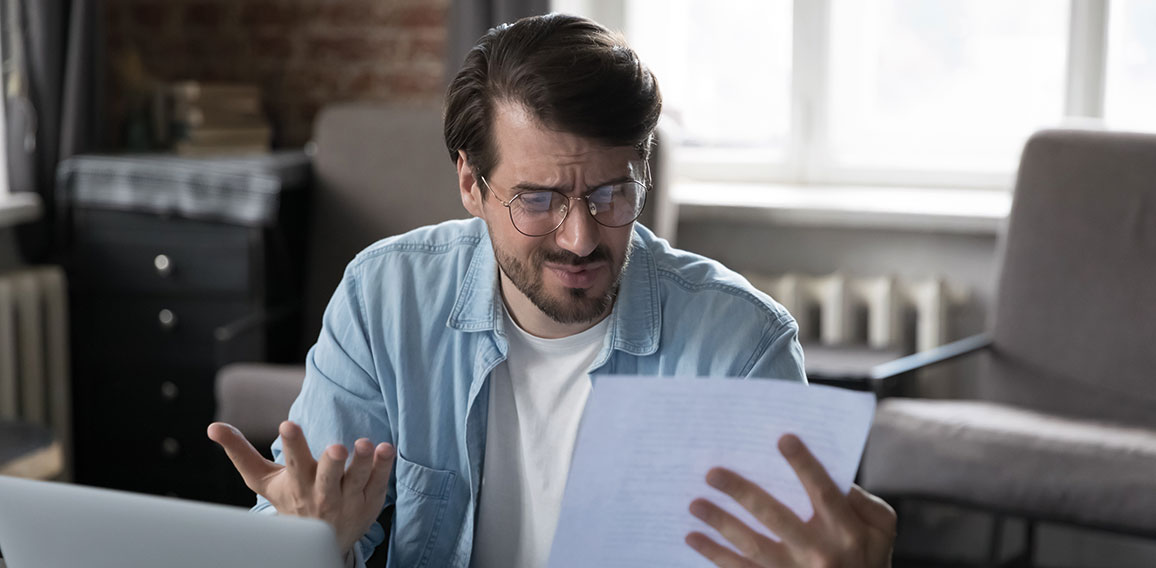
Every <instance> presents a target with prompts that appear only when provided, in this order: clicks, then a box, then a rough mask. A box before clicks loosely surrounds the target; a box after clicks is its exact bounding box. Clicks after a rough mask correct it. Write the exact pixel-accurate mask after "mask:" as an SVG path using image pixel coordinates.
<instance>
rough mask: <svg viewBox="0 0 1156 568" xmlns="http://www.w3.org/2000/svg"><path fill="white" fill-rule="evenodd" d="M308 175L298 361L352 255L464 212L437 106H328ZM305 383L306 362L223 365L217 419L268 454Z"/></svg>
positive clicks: (317, 128)
mask: <svg viewBox="0 0 1156 568" xmlns="http://www.w3.org/2000/svg"><path fill="white" fill-rule="evenodd" d="M313 173H314V187H313V192H312V194H311V196H310V203H309V227H308V231H309V234H308V237H307V240H308V243H307V245H306V247H307V250H306V254H307V256H306V262H305V266H306V270H305V273H306V277H305V286H304V294H305V298H304V300H303V305H302V315H303V325H302V329H303V331H304V333H303V335H304V336H303V337H302V339H301V344H302V346H303V350H302V352H301V360H304V349H308V347H309V346H311V345H313V342H314V341H316V339H317V334H318V333H319V332H320V330H321V315H322V313H323V312H324V310H325V306H326V304H327V303H328V302H329V297H330V295H332V294H333V290H334V289H335V288H336V287H337V283H338V282H339V281H340V280H341V275H342V273H343V272H344V269H345V265H346V264H347V263H348V262H349V261H350V260H352V259H353V257H354V255H356V254H357V253H358V252H359V251H360V250H361V249H363V248H365V247H366V246H368V245H369V244H371V243H373V242H374V241H377V240H378V239H381V238H384V237H388V236H390V235H395V234H398V233H403V232H405V231H408V230H410V229H414V228H417V227H420V226H422V225H428V224H431V223H438V222H441V221H445V220H448V219H454V218H461V217H465V216H466V215H467V214H466V211H465V209H464V208H463V207H462V205H461V198H460V197H459V196H458V191H457V175H456V173H455V171H454V167H453V164H452V163H451V162H450V159H449V156H448V154H447V153H446V150H445V144H444V142H443V140H442V120H441V113H440V112H439V110H438V109H436V108H425V107H410V106H396V105H392V106H391V105H383V104H375V103H343V104H336V105H331V106H328V107H325V108H324V109H323V110H322V111H321V113H319V115H318V117H317V120H316V121H315V123H314V128H313ZM304 378H305V367H304V365H269V364H264V363H235V364H233V365H229V366H227V367H224V368H223V369H221V371H220V372H219V373H218V374H217V384H216V398H217V419H218V420H222V421H225V422H229V423H231V424H233V425H235V426H237V427H238V428H239V429H240V430H241V432H243V433H244V434H245V436H246V437H248V438H249V439H250V440H251V441H252V442H253V445H254V446H256V447H257V448H258V449H261V450H267V449H268V447H269V444H271V443H272V442H273V440H274V439H276V437H277V425H278V424H280V422H281V421H282V420H284V419H285V418H286V416H288V414H289V406H290V404H292V402H293V399H295V398H296V397H297V393H298V392H300V390H301V383H302V381H303V380H304Z"/></svg>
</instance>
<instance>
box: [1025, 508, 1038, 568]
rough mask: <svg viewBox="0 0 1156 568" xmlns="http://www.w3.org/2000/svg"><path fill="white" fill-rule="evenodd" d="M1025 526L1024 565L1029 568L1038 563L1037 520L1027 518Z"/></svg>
mask: <svg viewBox="0 0 1156 568" xmlns="http://www.w3.org/2000/svg"><path fill="white" fill-rule="evenodd" d="M1024 522H1025V523H1027V526H1026V527H1024V565H1025V566H1027V567H1028V568H1031V567H1032V566H1035V565H1036V522H1035V521H1033V520H1031V519H1025V520H1024Z"/></svg>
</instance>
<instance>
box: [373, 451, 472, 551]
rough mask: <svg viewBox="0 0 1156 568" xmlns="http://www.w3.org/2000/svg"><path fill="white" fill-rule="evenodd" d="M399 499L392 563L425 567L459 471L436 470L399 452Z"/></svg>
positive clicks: (442, 521)
mask: <svg viewBox="0 0 1156 568" xmlns="http://www.w3.org/2000/svg"><path fill="white" fill-rule="evenodd" d="M395 468H396V474H397V501H396V502H395V507H396V508H395V510H394V529H393V532H394V534H393V542H391V543H390V546H389V552H390V556H392V557H393V559H391V562H390V565H391V566H407V567H408V566H413V567H420V566H426V565H427V564H429V563H430V560H431V557H432V556H433V554H434V551H435V550H434V549H435V546H434V545H435V543H436V542H437V541H438V535H439V533H440V531H441V529H442V528H443V527H444V525H445V519H444V517H445V515H446V509H447V508H448V505H449V499H450V495H451V493H452V490H453V485H454V479H455V478H456V477H457V474H456V473H454V472H452V471H447V470H442V469H433V468H431V467H426V466H424V465H421V464H419V463H416V462H412V461H409V460H407V459H405V458H404V457H402V456H401V454H400V453H399V454H398V455H397V463H396V465H395Z"/></svg>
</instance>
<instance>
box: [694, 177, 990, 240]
mask: <svg viewBox="0 0 1156 568" xmlns="http://www.w3.org/2000/svg"><path fill="white" fill-rule="evenodd" d="M671 199H672V201H673V202H674V204H675V205H676V206H677V207H678V218H679V219H692V220H700V219H712V220H732V221H769V222H772V223H775V224H781V225H803V226H821V227H843V228H873V229H898V230H911V231H925V232H927V231H929V232H942V233H968V234H981V235H994V234H996V233H997V232H999V229H1000V227H1001V226H1002V225H1003V222H1004V219H1006V218H1007V214H1008V211H1010V209H1011V192H1009V191H1002V190H983V189H920V188H897V187H845V186H791V185H779V184H769V183H710V182H676V183H675V184H674V185H673V187H672V192H671Z"/></svg>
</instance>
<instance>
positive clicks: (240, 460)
mask: <svg viewBox="0 0 1156 568" xmlns="http://www.w3.org/2000/svg"><path fill="white" fill-rule="evenodd" d="M208 435H209V439H210V440H212V441H214V442H216V443H217V444H219V445H220V446H221V447H222V448H224V449H225V454H226V455H228V456H229V461H231V462H233V467H235V468H237V472H238V473H240V474H241V477H242V478H243V479H244V480H245V485H248V486H249V489H252V490H253V491H255V492H257V493H262V492H263V491H264V484H265V478H267V477H268V476H269V475H271V474H273V473H276V472H277V471H278V470H280V469H281V466H279V465H277V464H275V463H273V462H271V461H269V460H267V459H265V457H264V456H262V455H261V453H260V452H258V451H257V449H256V448H254V447H253V444H250V443H249V440H246V439H245V436H244V435H243V434H241V431H240V430H237V429H236V428H235V427H233V426H232V425H231V424H226V423H224V422H214V423H212V424H209V430H208Z"/></svg>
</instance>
